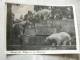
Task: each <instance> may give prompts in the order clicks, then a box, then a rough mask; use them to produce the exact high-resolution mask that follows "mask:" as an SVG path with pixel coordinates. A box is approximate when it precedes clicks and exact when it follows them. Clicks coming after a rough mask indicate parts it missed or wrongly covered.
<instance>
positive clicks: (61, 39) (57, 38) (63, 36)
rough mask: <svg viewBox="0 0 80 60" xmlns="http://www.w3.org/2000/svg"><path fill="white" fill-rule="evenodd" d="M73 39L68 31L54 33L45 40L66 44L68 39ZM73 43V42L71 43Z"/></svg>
mask: <svg viewBox="0 0 80 60" xmlns="http://www.w3.org/2000/svg"><path fill="white" fill-rule="evenodd" d="M70 40H71V36H70V35H69V34H68V33H67V32H60V33H53V34H51V35H50V36H48V37H46V40H45V42H48V43H49V44H51V45H55V46H59V45H66V42H67V41H70ZM69 44H70V45H71V43H69Z"/></svg>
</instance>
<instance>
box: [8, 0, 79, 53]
mask: <svg viewBox="0 0 80 60" xmlns="http://www.w3.org/2000/svg"><path fill="white" fill-rule="evenodd" d="M7 3H16V4H25V5H26V4H27V5H45V6H72V7H73V13H74V24H75V31H76V48H77V50H14V51H7V54H73V53H74V54H76V53H78V52H79V36H78V26H77V19H76V11H75V6H74V5H73V4H65V5H64V4H56V3H55V4H49V3H45V4H44V3H40V2H39V1H37V2H36V3H35V2H33V1H32V2H29V1H27V2H21V1H17V2H15V1H12V0H11V1H7Z"/></svg>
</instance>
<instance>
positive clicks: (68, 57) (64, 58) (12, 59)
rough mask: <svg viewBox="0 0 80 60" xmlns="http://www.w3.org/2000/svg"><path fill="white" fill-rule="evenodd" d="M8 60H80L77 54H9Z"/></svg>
mask: <svg viewBox="0 0 80 60" xmlns="http://www.w3.org/2000/svg"><path fill="white" fill-rule="evenodd" d="M7 60H80V59H79V55H77V54H59V55H16V54H15V55H13V54H8V55H7Z"/></svg>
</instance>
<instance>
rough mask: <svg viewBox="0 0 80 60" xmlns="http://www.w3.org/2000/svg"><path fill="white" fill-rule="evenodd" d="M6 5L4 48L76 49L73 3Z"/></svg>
mask: <svg viewBox="0 0 80 60" xmlns="http://www.w3.org/2000/svg"><path fill="white" fill-rule="evenodd" d="M6 6H7V18H6V21H7V23H6V30H7V31H6V40H7V50H77V40H78V38H77V37H76V33H77V31H76V27H75V21H76V20H75V15H74V10H73V8H74V7H73V6H46V5H45V6H43V5H27V4H12V3H6ZM63 60H64V59H63ZM73 60H75V59H73Z"/></svg>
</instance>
